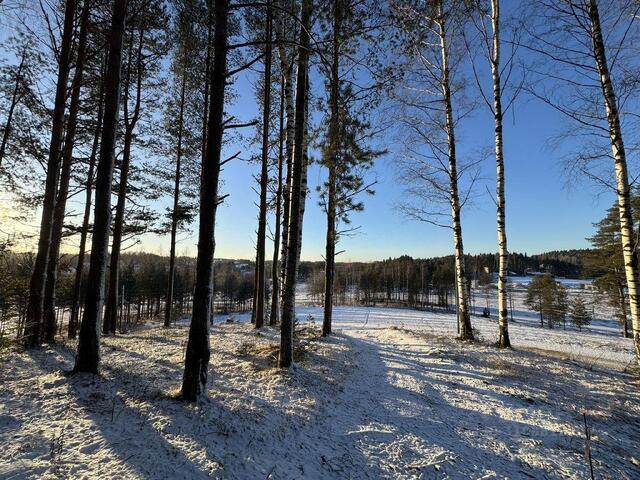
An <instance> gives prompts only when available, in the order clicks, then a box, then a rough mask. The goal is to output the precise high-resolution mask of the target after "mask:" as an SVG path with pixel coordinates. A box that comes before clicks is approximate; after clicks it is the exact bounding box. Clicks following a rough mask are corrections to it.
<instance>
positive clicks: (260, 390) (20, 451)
mask: <svg viewBox="0 0 640 480" xmlns="http://www.w3.org/2000/svg"><path fill="white" fill-rule="evenodd" d="M297 313H298V317H299V325H298V328H300V329H302V332H301V333H300V335H299V337H300V338H299V340H300V341H299V344H298V347H297V349H296V355H295V358H296V364H295V366H294V367H293V368H292V369H291V370H290V371H288V372H283V371H280V370H278V369H276V368H275V367H274V365H275V360H276V357H277V348H278V332H277V331H276V330H273V329H269V328H265V329H263V330H261V331H259V332H256V331H254V330H253V329H252V328H251V325H249V324H248V323H246V322H244V321H242V320H245V319H246V316H237V317H236V319H235V320H236V321H233V322H227V321H226V320H227V318H225V317H219V318H218V320H219V321H218V323H216V324H215V326H214V327H213V328H212V332H211V344H212V357H211V363H210V392H209V397H208V399H206V400H205V401H203V402H201V403H200V404H198V405H189V404H185V403H182V402H179V401H177V400H175V399H174V398H173V397H172V395H171V394H172V392H174V391H175V388H176V387H177V386H178V385H179V383H180V376H181V371H182V360H183V355H184V349H185V344H186V333H187V328H186V326H184V325H179V326H177V327H175V328H172V329H170V330H164V329H162V328H160V327H159V326H157V325H153V324H152V325H146V326H145V327H144V328H140V329H138V330H137V331H135V332H132V333H130V334H128V335H126V336H118V337H115V338H105V339H103V348H102V352H103V356H102V362H103V372H102V375H101V376H99V377H94V376H91V375H76V376H74V377H70V378H66V377H64V376H63V375H62V373H61V371H63V370H65V369H69V368H70V367H71V366H72V363H73V361H72V360H73V354H74V346H73V345H64V344H59V345H56V346H53V347H50V348H47V349H41V350H32V351H29V352H26V353H23V354H16V353H10V354H6V355H5V356H4V358H0V445H2V449H1V450H0V478H2V479H18V478H127V479H128V478H154V479H155V478H158V479H161V478H185V479H187V478H188V479H192V478H194V479H195V478H203V479H204V478H234V479H235V478H247V479H257V478H274V479H294V478H296V479H297V478H300V479H302V478H304V479H319V478H336V479H348V478H376V479H377V478H456V479H457V478H459V479H467V478H536V479H538V478H588V477H589V473H588V464H587V462H586V460H585V454H584V452H585V450H584V449H585V435H584V419H583V413H586V415H587V422H588V426H589V427H590V428H591V429H592V432H593V438H592V445H591V452H592V458H593V465H594V470H595V476H596V478H610V479H637V478H640V451H639V449H638V445H640V382H639V380H638V376H637V373H627V372H624V371H623V370H624V367H625V366H626V365H627V364H628V363H629V362H630V361H631V360H632V358H633V357H632V350H631V343H630V341H629V340H625V339H622V338H620V337H617V336H615V335H613V334H612V333H609V332H607V331H603V332H597V331H595V332H594V331H592V332H586V333H585V332H582V333H577V332H575V331H569V330H567V331H562V330H559V329H554V330H548V329H540V328H539V327H536V326H535V323H534V321H533V320H532V321H531V322H527V321H525V320H522V321H518V322H517V323H516V324H514V325H512V328H511V337H512V341H513V343H514V346H515V350H513V351H501V350H498V349H496V348H494V347H492V346H490V344H489V343H490V341H492V340H493V338H494V336H495V329H496V324H495V321H492V320H485V319H482V320H481V319H479V318H475V317H474V319H473V321H474V326H475V327H476V328H477V330H478V332H479V333H480V336H481V337H483V338H484V339H485V340H486V342H478V343H474V344H469V343H460V342H457V341H455V340H454V339H453V337H454V336H455V316H454V315H451V314H435V313H429V312H417V311H412V310H403V309H391V308H389V309H386V308H377V309H373V308H372V309H368V308H363V307H338V308H336V310H335V322H334V328H335V331H336V333H335V334H334V335H333V336H331V337H329V338H327V339H322V338H317V335H316V334H315V333H314V332H315V330H314V328H313V323H309V321H311V320H313V319H315V320H316V321H319V319H320V318H321V317H320V309H318V308H314V307H300V308H298V310H297Z"/></svg>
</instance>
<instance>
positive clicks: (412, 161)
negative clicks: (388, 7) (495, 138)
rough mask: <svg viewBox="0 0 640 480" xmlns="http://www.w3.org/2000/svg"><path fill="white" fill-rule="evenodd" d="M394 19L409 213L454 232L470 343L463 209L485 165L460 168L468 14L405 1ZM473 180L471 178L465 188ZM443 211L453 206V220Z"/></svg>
mask: <svg viewBox="0 0 640 480" xmlns="http://www.w3.org/2000/svg"><path fill="white" fill-rule="evenodd" d="M394 14H395V16H396V20H397V22H398V25H399V29H400V30H401V41H400V45H401V46H400V51H401V52H402V54H403V55H404V56H405V59H406V63H404V64H403V68H404V69H405V75H404V79H403V81H404V82H405V87H404V88H403V89H401V91H400V93H399V95H398V101H399V103H400V105H401V108H400V110H399V111H400V115H399V121H400V122H401V125H402V126H403V130H402V132H401V133H400V135H401V138H402V140H401V141H402V142H403V143H404V144H405V145H406V148H405V152H404V157H403V159H402V171H403V173H402V175H401V179H402V180H403V181H404V183H405V185H406V193H407V195H408V200H407V201H406V202H404V203H403V204H402V205H401V208H402V210H403V212H404V213H405V215H407V216H408V217H409V218H412V219H416V220H420V221H425V222H428V223H430V224H433V225H436V226H440V227H445V228H449V229H451V232H452V237H453V247H454V257H455V280H456V296H457V307H458V333H459V338H460V339H462V340H473V330H472V328H471V319H470V314H469V301H468V292H469V285H468V281H467V275H466V268H465V260H464V246H463V238H462V219H461V210H462V208H463V206H464V205H465V204H466V203H467V202H468V200H469V199H470V192H471V191H472V186H473V184H474V183H475V179H477V168H476V167H477V165H478V163H479V161H480V160H481V159H476V160H474V161H471V162H465V163H462V162H460V160H459V158H458V155H457V148H458V144H457V141H456V127H457V126H458V125H459V122H460V120H461V119H462V118H464V117H465V116H466V115H468V114H469V112H470V111H472V110H473V107H474V104H473V102H471V101H470V100H469V99H468V98H466V97H465V84H464V81H463V79H462V78H461V75H459V72H458V69H459V67H460V64H461V62H463V59H464V51H463V45H462V31H463V29H464V27H465V23H466V20H467V17H468V11H467V9H466V8H465V2H463V1H457V0H437V1H434V2H430V3H429V4H428V5H424V4H422V3H418V2H415V3H414V2H411V3H405V2H398V3H397V4H394ZM454 102H455V104H456V105H457V107H458V109H459V111H458V112H457V113H456V112H455V111H454ZM467 175H469V176H470V177H471V178H470V180H469V182H468V185H465V188H464V189H462V190H461V182H462V179H463V178H465V176H467ZM443 205H448V207H449V214H448V215H449V216H450V222H447V220H446V217H447V213H445V211H443V210H442V206H443Z"/></svg>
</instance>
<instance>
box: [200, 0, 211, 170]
mask: <svg viewBox="0 0 640 480" xmlns="http://www.w3.org/2000/svg"><path fill="white" fill-rule="evenodd" d="M211 2H212V0H207V56H206V60H205V66H204V69H205V75H204V100H203V102H202V104H203V109H202V163H204V162H205V158H206V155H207V138H208V135H207V124H208V122H209V88H210V85H209V84H210V83H211V34H212V29H213V6H212V5H211Z"/></svg>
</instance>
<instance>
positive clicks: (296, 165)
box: [278, 0, 313, 368]
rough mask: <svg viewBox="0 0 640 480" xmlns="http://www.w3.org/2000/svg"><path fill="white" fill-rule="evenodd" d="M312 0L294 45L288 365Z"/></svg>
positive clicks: (285, 296) (285, 328)
mask: <svg viewBox="0 0 640 480" xmlns="http://www.w3.org/2000/svg"><path fill="white" fill-rule="evenodd" d="M312 10H313V2H312V0H302V12H301V28H300V42H299V47H298V74H297V77H298V78H297V82H296V108H295V136H294V144H293V145H294V146H293V158H292V173H291V195H290V199H289V225H288V229H289V233H288V245H287V259H286V275H285V283H284V288H283V290H282V300H283V305H282V321H281V334H280V355H279V359H278V365H279V366H280V367H281V368H288V367H289V366H290V365H291V363H292V361H293V327H294V322H295V319H294V308H295V294H296V272H297V269H298V244H299V241H300V239H299V236H298V234H299V231H300V221H299V220H300V219H299V217H300V201H301V199H302V174H303V167H304V165H303V163H304V157H305V153H304V142H305V123H306V122H305V119H306V104H307V90H308V85H307V80H308V75H307V72H308V69H309V27H310V23H311V12H312Z"/></svg>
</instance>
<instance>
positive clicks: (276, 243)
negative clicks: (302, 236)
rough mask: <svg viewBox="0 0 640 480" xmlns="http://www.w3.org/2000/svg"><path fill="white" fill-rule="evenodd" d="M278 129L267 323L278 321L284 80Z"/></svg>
mask: <svg viewBox="0 0 640 480" xmlns="http://www.w3.org/2000/svg"><path fill="white" fill-rule="evenodd" d="M279 118H280V129H279V135H278V187H277V190H276V219H275V229H276V230H275V233H274V236H273V260H272V262H271V312H270V315H269V325H275V324H276V323H278V313H279V307H280V277H279V272H280V268H279V265H278V256H279V253H280V225H281V222H282V201H283V198H282V191H283V185H282V181H283V178H282V174H283V169H284V82H283V84H282V89H281V91H280V116H279Z"/></svg>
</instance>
